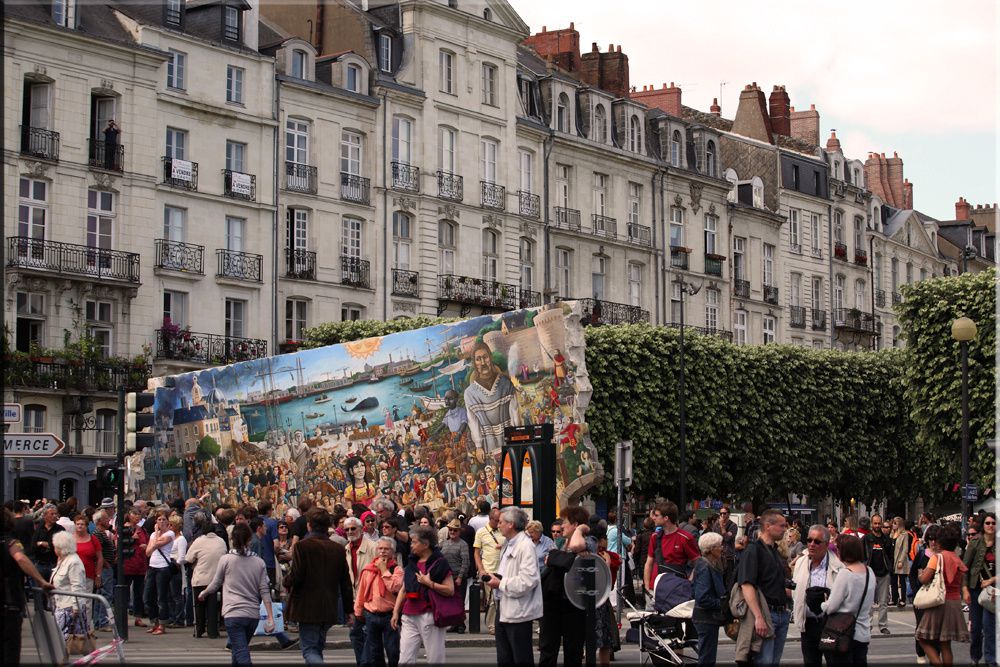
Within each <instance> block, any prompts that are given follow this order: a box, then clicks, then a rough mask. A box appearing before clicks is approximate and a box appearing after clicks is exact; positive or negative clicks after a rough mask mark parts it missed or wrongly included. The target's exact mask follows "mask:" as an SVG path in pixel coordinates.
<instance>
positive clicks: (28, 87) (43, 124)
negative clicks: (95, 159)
mask: <svg viewBox="0 0 1000 667" xmlns="http://www.w3.org/2000/svg"><path fill="white" fill-rule="evenodd" d="M51 94H52V86H51V85H50V84H48V83H40V82H37V81H25V82H24V109H23V111H22V116H21V119H22V120H21V122H22V123H23V124H24V125H27V126H29V127H37V128H40V129H43V130H47V129H49V123H50V122H51V120H52V114H51V113H50V109H51V108H52V103H51V99H50V97H51ZM103 129H104V128H103V127H102V128H101V130H103Z"/></svg>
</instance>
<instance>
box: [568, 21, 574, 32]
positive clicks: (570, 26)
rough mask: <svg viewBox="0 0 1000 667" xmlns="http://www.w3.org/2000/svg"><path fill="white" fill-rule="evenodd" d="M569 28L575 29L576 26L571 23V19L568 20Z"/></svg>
mask: <svg viewBox="0 0 1000 667" xmlns="http://www.w3.org/2000/svg"><path fill="white" fill-rule="evenodd" d="M569 29H570V30H575V29H576V26H575V25H573V22H572V21H570V22H569Z"/></svg>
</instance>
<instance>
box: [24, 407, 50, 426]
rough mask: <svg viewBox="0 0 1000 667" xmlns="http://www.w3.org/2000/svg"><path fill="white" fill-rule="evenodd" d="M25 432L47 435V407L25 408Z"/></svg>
mask: <svg viewBox="0 0 1000 667" xmlns="http://www.w3.org/2000/svg"><path fill="white" fill-rule="evenodd" d="M23 428H24V432H25V433H45V406H44V405H26V406H24V427H23Z"/></svg>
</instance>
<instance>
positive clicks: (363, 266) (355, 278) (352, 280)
mask: <svg viewBox="0 0 1000 667" xmlns="http://www.w3.org/2000/svg"><path fill="white" fill-rule="evenodd" d="M370 266H371V263H370V262H369V261H368V260H367V259H361V258H360V257H350V256H348V255H341V256H340V282H341V283H343V284H344V285H352V286H354V287H364V288H366V289H367V288H370V287H371V286H372V283H371V277H370V276H369V267H370Z"/></svg>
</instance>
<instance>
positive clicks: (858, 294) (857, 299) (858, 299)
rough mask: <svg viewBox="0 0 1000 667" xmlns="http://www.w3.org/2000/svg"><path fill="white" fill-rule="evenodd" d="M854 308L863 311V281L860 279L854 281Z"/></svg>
mask: <svg viewBox="0 0 1000 667" xmlns="http://www.w3.org/2000/svg"><path fill="white" fill-rule="evenodd" d="M854 307H855V308H857V309H858V310H864V309H865V281H864V280H861V279H860V278H859V279H858V280H855V281H854Z"/></svg>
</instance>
